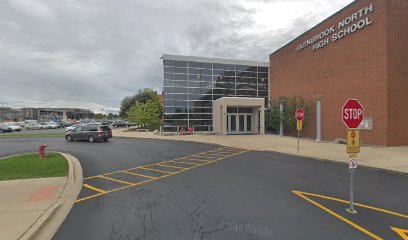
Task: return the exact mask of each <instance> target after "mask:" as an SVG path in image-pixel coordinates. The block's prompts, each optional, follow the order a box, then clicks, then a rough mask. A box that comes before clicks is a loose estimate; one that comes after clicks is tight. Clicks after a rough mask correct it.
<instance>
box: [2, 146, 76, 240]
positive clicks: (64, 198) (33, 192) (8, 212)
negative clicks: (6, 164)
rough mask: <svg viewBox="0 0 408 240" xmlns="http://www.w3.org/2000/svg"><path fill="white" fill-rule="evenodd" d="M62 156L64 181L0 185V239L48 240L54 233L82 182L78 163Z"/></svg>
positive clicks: (53, 180) (61, 179) (47, 179)
mask: <svg viewBox="0 0 408 240" xmlns="http://www.w3.org/2000/svg"><path fill="white" fill-rule="evenodd" d="M63 155H64V157H65V158H66V159H67V160H68V165H69V173H68V176H67V177H52V178H37V179H23V180H10V181H0V192H1V194H0V226H1V229H2V231H1V234H0V235H1V239H4V240H9V239H10V240H15V239H51V238H52V236H53V235H54V234H55V232H56V231H57V230H58V228H59V226H60V225H61V223H62V222H63V221H64V219H65V217H66V216H67V215H68V213H69V210H70V209H71V208H72V206H73V204H74V201H75V199H76V198H77V196H78V194H79V192H80V190H81V187H82V181H83V180H82V179H83V177H82V168H81V165H80V163H79V161H78V160H77V159H76V158H74V157H73V156H71V155H68V154H63ZM0 161H1V160H0Z"/></svg>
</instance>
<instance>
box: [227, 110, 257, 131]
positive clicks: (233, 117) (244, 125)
mask: <svg viewBox="0 0 408 240" xmlns="http://www.w3.org/2000/svg"><path fill="white" fill-rule="evenodd" d="M249 133H252V114H240V113H238V114H235V113H234V114H227V134H249Z"/></svg>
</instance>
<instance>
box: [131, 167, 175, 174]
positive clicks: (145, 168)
mask: <svg viewBox="0 0 408 240" xmlns="http://www.w3.org/2000/svg"><path fill="white" fill-rule="evenodd" d="M138 169H144V170H150V171H156V172H160V173H174V172H169V171H163V170H157V169H152V168H147V167H138Z"/></svg>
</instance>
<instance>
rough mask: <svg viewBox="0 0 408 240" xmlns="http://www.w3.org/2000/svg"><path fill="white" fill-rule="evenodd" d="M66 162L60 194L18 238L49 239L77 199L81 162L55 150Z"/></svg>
mask: <svg viewBox="0 0 408 240" xmlns="http://www.w3.org/2000/svg"><path fill="white" fill-rule="evenodd" d="M57 153H59V154H61V155H62V156H64V157H65V159H66V160H67V162H68V167H69V171H68V176H67V182H66V184H65V186H64V189H63V190H62V192H61V194H60V196H59V197H58V199H57V200H56V201H55V203H54V204H53V205H51V206H50V207H49V208H48V209H47V210H46V211H45V212H44V213H43V214H42V215H41V216H40V217H39V218H38V219H37V220H36V221H35V222H34V223H33V225H31V227H30V228H29V229H28V230H27V231H26V232H25V233H24V234H23V235H22V236H21V237H20V238H19V240H20V239H21V240H34V239H51V238H52V237H53V236H54V234H55V233H56V232H57V230H58V228H59V227H60V225H61V224H62V223H63V222H64V220H65V218H66V217H67V215H68V213H69V211H70V210H71V208H72V207H73V205H74V203H75V200H76V199H77V197H78V195H79V193H80V191H81V188H82V183H83V175H82V167H81V163H80V162H79V160H78V159H77V158H75V157H74V156H72V155H70V154H67V153H62V152H57Z"/></svg>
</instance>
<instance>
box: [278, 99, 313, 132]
mask: <svg viewBox="0 0 408 240" xmlns="http://www.w3.org/2000/svg"><path fill="white" fill-rule="evenodd" d="M281 99H282V100H283V116H282V120H283V127H284V128H287V129H296V118H295V112H296V109H298V108H302V109H303V111H304V112H305V119H304V120H303V127H305V126H306V124H307V120H308V118H309V112H310V109H311V104H309V103H306V102H305V100H304V99H303V97H301V96H294V97H289V98H288V97H282V98H281Z"/></svg>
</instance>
